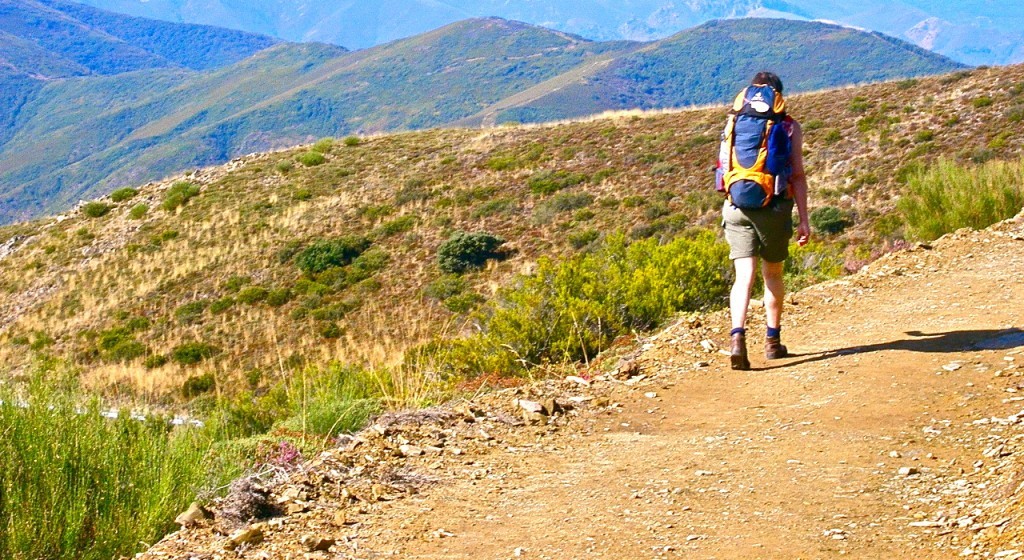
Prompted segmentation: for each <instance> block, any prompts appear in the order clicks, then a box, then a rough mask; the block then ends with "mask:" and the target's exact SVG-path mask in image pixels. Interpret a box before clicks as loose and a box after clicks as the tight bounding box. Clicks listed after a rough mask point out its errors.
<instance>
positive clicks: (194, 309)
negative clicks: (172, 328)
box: [174, 300, 210, 324]
mask: <svg viewBox="0 0 1024 560" xmlns="http://www.w3.org/2000/svg"><path fill="white" fill-rule="evenodd" d="M209 306H210V302H209V301H206V300H198V301H193V302H190V303H186V304H184V305H180V306H178V308H177V309H175V310H174V317H175V318H177V319H178V321H179V322H181V323H185V324H189V323H195V322H196V321H198V320H199V319H200V318H201V317H202V316H203V312H205V311H206V308H207V307H209Z"/></svg>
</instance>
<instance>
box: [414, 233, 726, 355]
mask: <svg viewBox="0 0 1024 560" xmlns="http://www.w3.org/2000/svg"><path fill="white" fill-rule="evenodd" d="M728 253H729V249H728V246H726V245H725V244H724V243H722V242H720V241H718V240H717V238H716V236H715V234H714V233H712V232H700V233H697V234H694V235H692V236H689V237H683V238H679V239H676V240H674V241H672V242H671V243H668V244H659V243H658V242H657V241H656V240H653V239H648V240H643V241H638V242H634V243H630V242H629V241H628V240H627V239H626V237H625V236H624V235H622V234H616V235H612V236H609V238H608V239H607V240H606V241H605V242H604V243H603V244H602V245H601V246H600V247H599V248H597V249H595V250H594V251H593V252H590V253H587V254H584V255H577V256H576V257H573V258H570V259H568V260H565V261H561V262H556V261H553V260H551V259H547V258H542V259H541V260H540V262H539V263H538V265H537V271H536V273H534V274H533V275H530V276H523V277H520V278H519V279H518V280H517V281H516V282H515V284H514V287H511V288H508V289H505V290H503V291H501V292H500V293H499V294H498V297H497V298H496V299H495V302H494V303H492V304H491V305H489V306H487V308H485V310H484V312H482V313H481V318H482V323H481V327H482V332H481V333H480V334H478V335H476V336H473V337H469V338H465V339H457V340H452V341H440V342H437V343H434V344H432V345H427V346H424V347H422V348H420V349H419V350H418V351H416V352H412V353H411V355H412V356H413V358H414V359H432V360H434V361H435V365H436V366H437V367H438V368H440V370H441V371H444V372H447V373H448V374H450V375H477V374H480V373H484V372H489V371H508V372H512V371H519V372H523V371H525V370H526V369H528V368H529V367H532V366H534V365H537V364H544V363H553V362H563V361H576V360H581V359H586V358H589V357H593V356H595V355H597V353H598V352H599V351H600V350H602V349H605V348H607V347H608V346H609V345H610V344H611V342H612V341H613V340H614V339H615V338H617V337H619V336H621V335H623V334H626V333H629V332H631V331H634V330H646V329H650V328H652V327H654V326H656V325H658V324H660V323H661V322H663V321H665V320H666V319H667V318H668V317H670V316H671V315H672V314H673V313H676V312H678V311H687V310H698V309H705V308H710V307H718V306H720V305H721V304H722V303H723V302H724V301H725V298H726V296H727V294H728V291H729V282H728V279H727V275H728V274H729V271H730V270H731V268H730V263H729V260H728Z"/></svg>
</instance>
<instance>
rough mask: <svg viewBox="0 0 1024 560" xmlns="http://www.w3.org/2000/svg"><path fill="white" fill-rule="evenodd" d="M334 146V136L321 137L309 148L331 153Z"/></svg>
mask: <svg viewBox="0 0 1024 560" xmlns="http://www.w3.org/2000/svg"><path fill="white" fill-rule="evenodd" d="M333 148H334V138H321V139H319V140H317V141H316V144H313V146H312V147H311V148H310V149H309V151H311V152H318V153H321V154H329V153H331V149H333Z"/></svg>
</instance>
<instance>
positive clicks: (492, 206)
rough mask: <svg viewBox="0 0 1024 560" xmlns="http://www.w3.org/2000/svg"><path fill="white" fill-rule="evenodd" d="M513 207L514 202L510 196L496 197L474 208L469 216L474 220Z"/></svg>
mask: <svg viewBox="0 0 1024 560" xmlns="http://www.w3.org/2000/svg"><path fill="white" fill-rule="evenodd" d="M515 209H516V203H515V201H514V200H512V199H511V198H496V199H494V200H488V201H487V202H484V203H483V204H481V205H479V206H477V207H476V208H474V209H473V213H472V214H470V217H471V218H473V219H474V220H478V219H480V218H486V217H487V216H493V215H495V214H506V213H508V212H510V211H512V210H515Z"/></svg>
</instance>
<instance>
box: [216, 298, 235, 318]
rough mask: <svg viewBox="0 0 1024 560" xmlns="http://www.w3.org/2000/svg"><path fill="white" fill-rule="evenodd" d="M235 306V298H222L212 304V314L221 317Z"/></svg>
mask: <svg viewBox="0 0 1024 560" xmlns="http://www.w3.org/2000/svg"><path fill="white" fill-rule="evenodd" d="M234 305H235V298H233V297H231V296H225V297H222V298H220V299H218V300H216V301H214V302H213V303H211V304H210V313H213V314H214V315H220V314H221V313H224V312H225V311H227V310H228V309H231V308H232V307H233V306H234Z"/></svg>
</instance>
